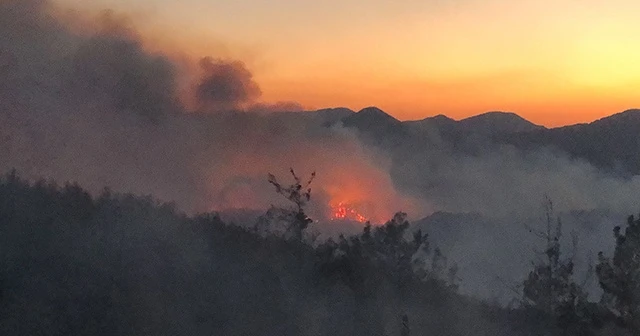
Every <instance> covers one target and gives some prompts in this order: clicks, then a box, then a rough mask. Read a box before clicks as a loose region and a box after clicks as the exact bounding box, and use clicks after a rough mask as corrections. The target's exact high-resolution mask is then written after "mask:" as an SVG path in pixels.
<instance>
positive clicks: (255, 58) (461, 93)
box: [57, 0, 640, 126]
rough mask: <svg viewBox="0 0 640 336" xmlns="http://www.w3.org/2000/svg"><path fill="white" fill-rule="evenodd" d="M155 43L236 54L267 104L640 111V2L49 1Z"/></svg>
mask: <svg viewBox="0 0 640 336" xmlns="http://www.w3.org/2000/svg"><path fill="white" fill-rule="evenodd" d="M57 3H58V4H60V5H62V6H63V7H70V8H76V9H82V10H89V11H100V10H104V9H112V10H115V11H116V12H119V13H125V14H126V15H128V16H129V17H130V18H132V20H133V21H135V22H136V26H137V27H138V29H139V30H140V31H141V33H142V34H143V35H144V36H145V39H146V41H148V43H149V44H150V45H152V46H154V47H156V48H161V49H163V50H165V51H166V50H171V51H173V52H176V53H180V54H182V55H185V56H187V57H192V58H194V59H195V58H198V57H203V56H214V57H222V58H232V59H238V60H241V61H243V62H244V63H245V64H246V66H247V67H248V68H249V69H250V70H251V71H252V73H253V75H254V78H255V80H256V81H257V82H258V83H259V84H260V87H261V89H262V93H263V94H262V99H263V100H264V101H265V102H278V101H295V102H298V103H300V104H302V106H304V107H305V108H308V109H316V108H324V107H338V106H344V107H349V108H351V109H354V110H358V109H361V108H364V107H367V106H377V107H380V108H381V109H383V110H385V111H387V112H388V113H390V114H392V115H394V116H395V117H396V118H398V119H401V120H414V119H422V118H425V117H429V116H433V115H437V114H445V115H447V116H449V117H452V118H455V119H461V118H464V117H468V116H472V115H476V114H479V113H482V112H487V111H496V110H499V111H510V112H516V113H518V114H519V115H521V116H523V117H525V118H527V119H529V120H531V121H533V122H536V123H538V124H543V125H546V126H560V125H566V124H574V123H578V122H589V121H593V120H595V119H598V118H601V117H604V116H607V115H611V114H613V113H617V112H621V111H623V110H625V109H629V108H635V107H640V93H639V92H640V63H639V62H638V61H637V60H638V59H640V45H639V44H638V43H637V39H636V38H635V37H636V36H637V35H638V33H640V21H639V20H637V17H635V15H636V14H637V13H638V12H640V2H638V1H635V0H608V1H602V0H554V1H550V0H519V1H513V0H403V1H390V0H322V1H317V0H315V1H311V0H234V1H222V0H182V1H167V0H94V1H91V2H88V1H85V0H57Z"/></svg>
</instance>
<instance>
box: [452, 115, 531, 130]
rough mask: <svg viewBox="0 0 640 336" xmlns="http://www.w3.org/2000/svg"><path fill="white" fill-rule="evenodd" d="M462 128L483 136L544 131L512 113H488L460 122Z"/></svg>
mask: <svg viewBox="0 0 640 336" xmlns="http://www.w3.org/2000/svg"><path fill="white" fill-rule="evenodd" d="M459 125H460V127H462V128H463V129H465V130H467V131H470V132H478V133H483V134H500V133H517V132H530V131H536V130H541V129H544V127H543V126H540V125H536V124H534V123H532V122H530V121H528V120H526V119H524V118H522V117H521V116H519V115H517V114H515V113H511V112H487V113H483V114H480V115H477V116H473V117H469V118H466V119H462V120H460V121H459Z"/></svg>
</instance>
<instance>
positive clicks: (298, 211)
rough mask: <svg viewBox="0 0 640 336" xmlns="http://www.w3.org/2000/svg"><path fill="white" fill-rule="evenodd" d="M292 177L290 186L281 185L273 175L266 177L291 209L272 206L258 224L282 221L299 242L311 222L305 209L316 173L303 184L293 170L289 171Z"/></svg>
mask: <svg viewBox="0 0 640 336" xmlns="http://www.w3.org/2000/svg"><path fill="white" fill-rule="evenodd" d="M289 172H290V173H291V175H292V176H293V180H294V183H293V184H290V185H286V186H285V185H282V184H281V183H280V182H278V179H277V178H276V177H275V176H274V175H273V174H269V175H268V181H269V183H270V184H271V185H273V186H274V187H275V188H276V192H277V193H278V194H280V195H282V196H283V197H284V198H286V199H287V200H288V201H290V202H291V203H293V208H277V207H274V206H272V207H271V209H269V211H267V214H266V216H263V217H262V218H261V220H259V222H258V224H265V222H267V223H268V222H271V221H272V220H273V219H280V220H284V221H285V222H286V224H287V228H286V229H287V232H288V233H289V234H290V235H291V236H292V237H293V238H294V239H296V240H299V241H301V240H302V238H303V233H304V230H306V229H307V227H308V226H309V224H311V223H312V222H313V220H312V219H311V218H309V216H307V214H306V213H305V207H306V205H307V204H308V203H309V201H310V200H311V188H310V187H309V186H310V185H311V182H313V180H314V179H315V177H316V173H315V172H313V173H311V176H310V177H309V179H308V180H307V181H306V182H305V183H304V184H303V182H302V180H301V179H300V177H298V175H296V173H295V171H294V170H293V168H290V169H289Z"/></svg>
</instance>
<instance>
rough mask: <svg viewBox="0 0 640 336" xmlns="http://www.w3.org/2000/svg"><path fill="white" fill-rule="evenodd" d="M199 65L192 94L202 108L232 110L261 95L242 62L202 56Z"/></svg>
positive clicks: (251, 75)
mask: <svg viewBox="0 0 640 336" xmlns="http://www.w3.org/2000/svg"><path fill="white" fill-rule="evenodd" d="M200 67H201V69H202V71H203V78H202V80H201V81H200V83H199V84H198V86H197V88H196V97H197V99H198V102H199V103H200V104H202V105H204V106H205V107H206V108H214V109H216V110H235V109H239V108H240V107H242V106H243V105H244V104H246V103H249V102H253V101H254V100H255V99H257V98H259V97H260V95H261V94H262V92H261V91H260V88H259V87H258V84H257V83H256V82H255V81H254V80H253V74H251V72H249V70H247V68H246V67H245V65H244V64H243V63H242V62H239V61H224V60H219V59H213V58H211V57H205V58H203V59H202V60H200Z"/></svg>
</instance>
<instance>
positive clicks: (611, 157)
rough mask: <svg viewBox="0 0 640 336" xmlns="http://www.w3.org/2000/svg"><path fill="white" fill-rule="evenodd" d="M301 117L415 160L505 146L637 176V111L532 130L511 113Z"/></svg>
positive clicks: (339, 112)
mask: <svg viewBox="0 0 640 336" xmlns="http://www.w3.org/2000/svg"><path fill="white" fill-rule="evenodd" d="M300 114H302V115H304V118H310V119H311V120H313V121H314V122H320V123H322V124H323V125H325V126H328V125H334V124H337V123H342V125H343V126H345V127H348V128H352V129H355V130H357V131H358V133H359V134H360V136H361V137H362V139H363V140H364V141H365V142H367V143H370V144H374V145H377V146H381V147H383V148H387V149H389V148H400V147H401V148H404V151H403V155H409V156H411V155H419V154H420V153H422V152H423V151H425V150H426V149H428V148H434V147H437V148H444V149H446V150H451V151H453V152H459V153H466V154H474V153H478V152H480V151H482V150H484V149H485V148H491V146H494V145H498V144H510V145H513V146H515V147H517V148H519V149H522V150H536V149H539V148H550V149H552V150H557V151H561V152H565V153H567V154H568V155H569V156H570V157H572V158H581V159H584V160H587V161H589V162H590V163H592V164H593V165H595V166H596V167H599V168H604V169H607V170H609V171H612V172H616V173H622V174H627V175H629V174H634V175H636V174H640V109H633V110H627V111H624V112H622V113H618V114H615V115H612V116H610V117H606V118H602V119H600V120H596V121H594V122H592V123H589V124H577V125H571V126H564V127H558V128H545V127H543V126H540V125H536V124H534V123H532V122H530V121H528V120H526V119H524V118H522V117H520V116H519V115H517V114H515V113H511V112H487V113H483V114H480V115H477V116H473V117H469V118H465V119H462V120H460V121H456V120H454V119H451V118H449V117H447V116H444V115H437V116H434V117H429V118H425V119H422V120H413V121H404V122H403V121H400V120H398V119H396V118H394V117H393V116H391V115H389V114H388V113H386V112H384V111H382V110H381V109H379V108H377V107H367V108H364V109H362V110H360V111H358V112H357V113H356V112H354V111H352V110H349V109H347V108H335V109H323V110H318V111H312V112H306V113H298V115H300ZM401 157H402V156H401Z"/></svg>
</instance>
